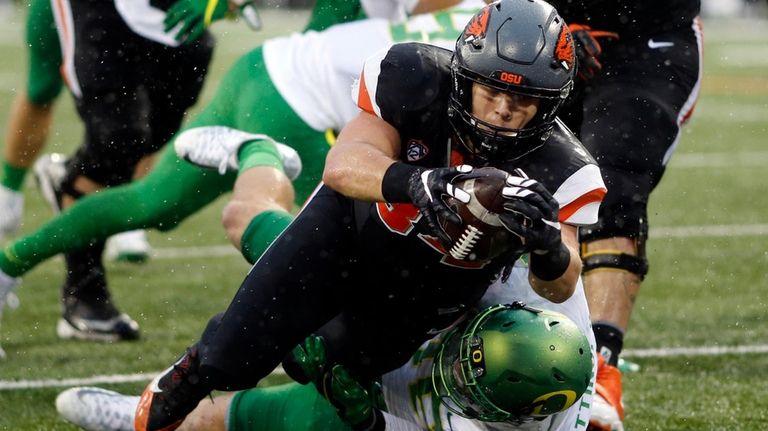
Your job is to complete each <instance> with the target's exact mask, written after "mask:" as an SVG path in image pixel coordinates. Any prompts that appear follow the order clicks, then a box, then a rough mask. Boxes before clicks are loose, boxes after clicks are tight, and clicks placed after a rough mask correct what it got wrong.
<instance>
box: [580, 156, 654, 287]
mask: <svg viewBox="0 0 768 431" xmlns="http://www.w3.org/2000/svg"><path fill="white" fill-rule="evenodd" d="M601 172H602V175H603V179H604V180H605V183H606V186H607V187H608V193H607V194H606V196H605V199H604V200H603V202H602V203H601V204H600V212H599V214H598V221H597V223H595V224H593V225H590V226H582V227H580V228H579V242H580V243H581V244H582V247H581V259H582V262H583V270H582V271H583V273H584V274H586V273H588V272H589V271H593V270H597V269H611V270H620V271H627V272H631V273H633V274H636V275H637V276H638V277H640V279H641V280H642V279H643V277H645V275H646V274H647V273H648V259H647V257H646V254H645V242H646V240H647V239H648V216H647V206H648V195H649V193H650V190H651V179H650V178H649V177H648V176H647V175H643V174H635V173H630V172H623V171H619V170H614V169H611V168H602V167H601ZM616 237H623V238H632V239H634V240H635V245H636V248H637V255H631V254H627V253H623V252H620V251H618V250H593V251H590V252H589V253H587V252H586V247H585V246H584V245H583V244H584V243H587V242H591V241H596V240H600V239H608V238H616Z"/></svg>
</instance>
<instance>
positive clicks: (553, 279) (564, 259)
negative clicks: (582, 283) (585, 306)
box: [528, 225, 581, 303]
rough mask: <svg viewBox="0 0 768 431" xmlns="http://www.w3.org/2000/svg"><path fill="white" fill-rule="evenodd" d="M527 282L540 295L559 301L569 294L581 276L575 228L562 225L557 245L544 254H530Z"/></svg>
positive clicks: (571, 293) (566, 297)
mask: <svg viewBox="0 0 768 431" xmlns="http://www.w3.org/2000/svg"><path fill="white" fill-rule="evenodd" d="M529 268H530V270H529V272H528V281H529V282H530V284H531V287H532V288H533V290H534V291H535V292H536V293H538V294H539V295H540V296H542V297H544V298H546V299H548V300H550V301H552V302H555V303H560V302H563V301H565V300H567V299H568V298H570V297H571V295H573V292H574V290H575V289H576V283H577V282H578V279H579V277H580V276H581V258H580V256H579V244H578V240H577V238H576V228H574V227H572V226H569V225H563V232H562V241H561V243H560V246H559V247H558V248H557V249H555V250H551V251H549V252H548V253H546V254H537V253H531V260H530V262H529Z"/></svg>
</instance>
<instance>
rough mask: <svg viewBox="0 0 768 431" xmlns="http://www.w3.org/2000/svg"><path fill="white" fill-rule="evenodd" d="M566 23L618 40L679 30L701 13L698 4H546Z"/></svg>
mask: <svg viewBox="0 0 768 431" xmlns="http://www.w3.org/2000/svg"><path fill="white" fill-rule="evenodd" d="M549 2H550V3H552V5H553V6H555V8H557V10H558V12H559V13H560V15H561V16H562V17H563V18H564V19H565V20H566V21H567V22H569V23H572V22H573V23H580V24H588V25H590V26H592V27H593V28H597V29H600V30H610V31H615V32H617V33H619V35H620V36H624V37H632V36H638V35H653V34H655V33H662V32H668V31H670V30H675V29H679V28H683V27H690V26H691V21H692V20H693V18H695V17H696V16H697V15H698V14H699V12H700V10H701V0H643V1H640V0H635V1H617V0H550V1H549Z"/></svg>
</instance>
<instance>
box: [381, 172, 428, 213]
mask: <svg viewBox="0 0 768 431" xmlns="http://www.w3.org/2000/svg"><path fill="white" fill-rule="evenodd" d="M417 171H421V168H419V167H416V166H413V165H409V164H407V163H402V162H395V163H393V164H391V165H389V168H387V172H385V173H384V178H383V179H382V180H381V195H382V196H384V200H386V201H387V202H391V203H404V202H410V201H411V198H410V197H409V196H408V180H409V179H410V178H411V176H412V175H413V174H414V172H417Z"/></svg>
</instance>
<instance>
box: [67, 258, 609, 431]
mask: <svg viewBox="0 0 768 431" xmlns="http://www.w3.org/2000/svg"><path fill="white" fill-rule="evenodd" d="M513 299H515V300H519V301H522V302H526V301H531V303H530V304H527V303H526V306H524V308H520V303H517V304H513V305H511V306H510V305H507V306H501V307H500V306H498V305H490V304H493V303H494V302H495V301H500V302H502V303H509V301H512V300H513ZM486 306H488V308H485V309H483V307H486ZM478 307H479V308H480V309H483V311H481V312H480V313H479V314H477V315H469V316H468V318H467V320H465V321H464V322H463V323H461V324H460V325H459V326H458V327H457V328H454V329H453V330H451V331H450V332H449V333H444V334H442V335H440V336H437V337H435V338H434V339H432V340H430V341H428V342H426V343H425V344H424V345H422V346H421V348H420V349H419V350H418V351H417V352H416V353H415V354H414V355H413V357H412V358H411V359H410V360H409V361H408V362H407V363H406V364H404V365H403V366H402V367H400V368H398V369H397V370H395V371H393V372H390V373H388V374H385V375H384V376H383V378H382V379H381V384H382V385H381V390H382V392H383V400H384V404H385V406H381V405H379V404H381V403H380V402H379V403H376V402H373V401H372V398H374V399H375V398H377V397H375V396H374V394H375V393H377V391H376V390H375V388H376V386H375V385H368V384H365V385H363V386H361V385H360V384H359V383H357V382H356V381H355V380H354V379H353V378H351V376H350V377H349V378H347V376H346V375H345V374H344V373H342V372H341V370H340V369H339V368H340V367H341V366H339V367H336V368H334V367H333V364H331V363H328V362H327V355H325V351H324V349H323V347H324V343H322V342H320V341H318V339H317V338H316V337H310V338H308V339H307V340H305V342H304V343H302V345H301V346H300V347H297V348H295V349H294V351H293V354H292V357H290V359H289V360H290V361H292V362H294V363H299V364H301V370H302V374H303V375H302V381H306V380H307V379H310V380H312V381H314V382H315V383H316V386H313V385H306V386H301V385H299V384H297V383H291V384H287V385H283V386H278V387H271V388H266V389H265V388H261V389H250V390H247V391H243V392H238V393H235V394H227V395H223V396H218V397H216V398H215V399H213V400H208V399H205V400H203V401H201V402H200V404H199V405H198V407H197V408H196V409H195V410H194V411H193V412H192V413H191V414H190V415H189V416H188V417H187V418H186V420H185V421H184V422H183V423H182V425H181V426H180V427H179V428H178V429H179V430H186V431H200V430H221V431H224V430H228V431H247V430H261V429H269V430H273V431H278V430H291V431H294V430H303V429H314V430H345V429H362V428H364V427H365V425H366V424H369V423H370V422H371V421H372V419H373V417H374V415H376V416H378V415H379V413H376V412H375V409H377V408H382V407H386V408H385V409H383V414H382V415H381V416H378V419H377V420H376V424H377V426H378V427H379V428H377V427H374V429H385V428H384V426H386V429H401V430H456V431H474V430H478V431H479V430H489V429H495V430H509V431H513V430H528V431H532V430H540V431H544V430H548V431H568V430H582V431H583V430H585V429H586V426H587V423H588V418H589V415H590V405H591V399H592V392H593V387H594V375H593V368H594V367H595V366H596V364H594V362H593V361H594V355H595V353H594V351H593V350H592V347H593V346H594V338H593V336H592V331H591V328H590V322H589V312H588V310H587V303H586V299H585V297H584V291H583V286H582V285H581V282H579V284H578V286H577V288H576V292H575V293H574V295H573V296H572V297H571V298H569V299H568V300H566V301H565V302H563V303H561V304H555V303H552V302H549V301H546V300H544V299H543V298H541V297H540V296H538V295H537V294H536V293H535V292H534V291H533V290H532V289H531V287H530V284H529V283H528V281H527V269H526V267H525V265H524V264H523V263H522V262H518V264H517V265H516V266H515V268H514V269H513V271H512V273H511V276H510V278H509V280H508V281H507V282H505V283H496V284H494V285H493V286H492V287H491V288H490V289H489V291H488V292H487V293H486V295H485V296H484V298H483V299H482V301H481V302H480V304H478ZM529 307H532V308H529ZM540 307H549V308H550V310H547V311H544V312H542V313H537V312H534V311H532V310H535V309H539V308H540ZM560 313H562V314H560ZM512 322H514V323H512ZM510 323H511V324H510ZM473 328H474V329H473ZM460 340H461V342H463V343H464V349H461V348H460V346H459V342H460ZM473 342H474V343H475V344H474V345H475V347H474V349H472V348H470V346H469V345H468V344H471V343H473ZM550 346H551V347H550ZM459 351H461V353H459ZM478 352H479V353H478ZM471 353H474V355H478V354H481V355H482V358H483V359H482V361H472V360H471V359H470V357H469V355H470V354H471ZM458 356H461V357H458ZM435 358H438V360H435ZM456 361H457V362H460V363H462V364H464V365H465V366H466V367H467V370H466V371H468V372H466V373H465V374H464V375H470V374H471V373H473V372H474V373H476V374H475V375H478V376H479V377H477V378H476V380H475V383H476V384H477V390H470V389H469V386H465V385H462V384H461V382H457V381H451V379H450V377H448V379H447V380H445V377H446V376H447V375H446V373H445V372H446V370H447V369H448V368H450V367H451V366H452V365H453V364H454V362H456ZM470 369H472V371H470ZM480 369H482V372H481V371H479V370H480ZM553 369H557V370H558V371H557V372H556V374H551V373H552V370H553ZM457 371H458V370H457ZM510 376H515V378H510ZM321 381H324V382H326V383H329V384H327V385H326V386H325V389H323V388H324V387H323V385H317V383H319V382H321ZM364 386H366V387H368V388H369V389H372V390H373V391H372V392H371V394H368V393H366V391H365V389H364V388H363V387H364ZM316 388H317V389H316ZM436 388H438V389H437V390H436ZM582 388H586V392H585V393H584V394H583V396H580V395H579V393H580V391H581V390H582ZM555 391H558V393H559V395H560V396H554V397H553V398H550V401H553V400H557V402H553V403H551V404H550V403H545V402H542V400H543V399H547V398H548V397H547V396H546V395H545V394H547V393H552V392H555ZM320 392H323V394H324V395H321V394H320ZM571 394H572V395H571ZM323 396H325V397H328V399H329V400H331V403H332V405H331V404H328V403H327V402H325V400H324V399H323ZM485 397H487V398H485ZM489 400H493V402H492V403H489ZM138 401H139V397H138V396H124V395H121V394H118V393H116V392H112V391H106V390H104V389H99V388H72V389H69V390H67V391H65V392H63V393H62V394H60V395H59V396H58V397H57V400H56V408H57V410H58V411H59V413H60V414H61V415H62V416H63V417H64V418H66V419H67V420H68V421H70V422H72V423H74V424H75V425H78V426H80V427H82V428H84V429H86V430H89V431H122V430H133V414H134V410H135V407H136V404H137V403H138ZM560 402H562V404H558V403H560ZM568 404H570V407H567V409H566V405H568ZM513 405H514V406H515V408H511V407H512V406H513ZM535 405H538V406H539V409H538V410H537V412H538V414H537V415H535V416H536V418H535V419H534V418H533V416H534V415H533V414H531V413H532V411H531V407H532V406H535ZM555 405H556V406H557V407H554V406H555ZM449 406H450V408H451V409H453V410H449ZM334 407H335V408H334ZM467 407H471V408H472V410H473V411H474V412H475V415H474V418H465V417H463V415H467V413H468V410H467ZM553 407H554V408H553ZM456 410H458V413H457V412H456ZM510 410H514V411H515V412H516V413H515V414H513V415H507V414H506V413H507V412H509V411H510ZM534 410H535V409H534ZM382 418H383V419H384V421H383V422H385V423H386V425H384V424H382V423H381V419H382ZM342 419H343V420H344V421H345V422H347V424H345V423H344V422H343V421H342ZM485 421H491V422H485Z"/></svg>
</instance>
